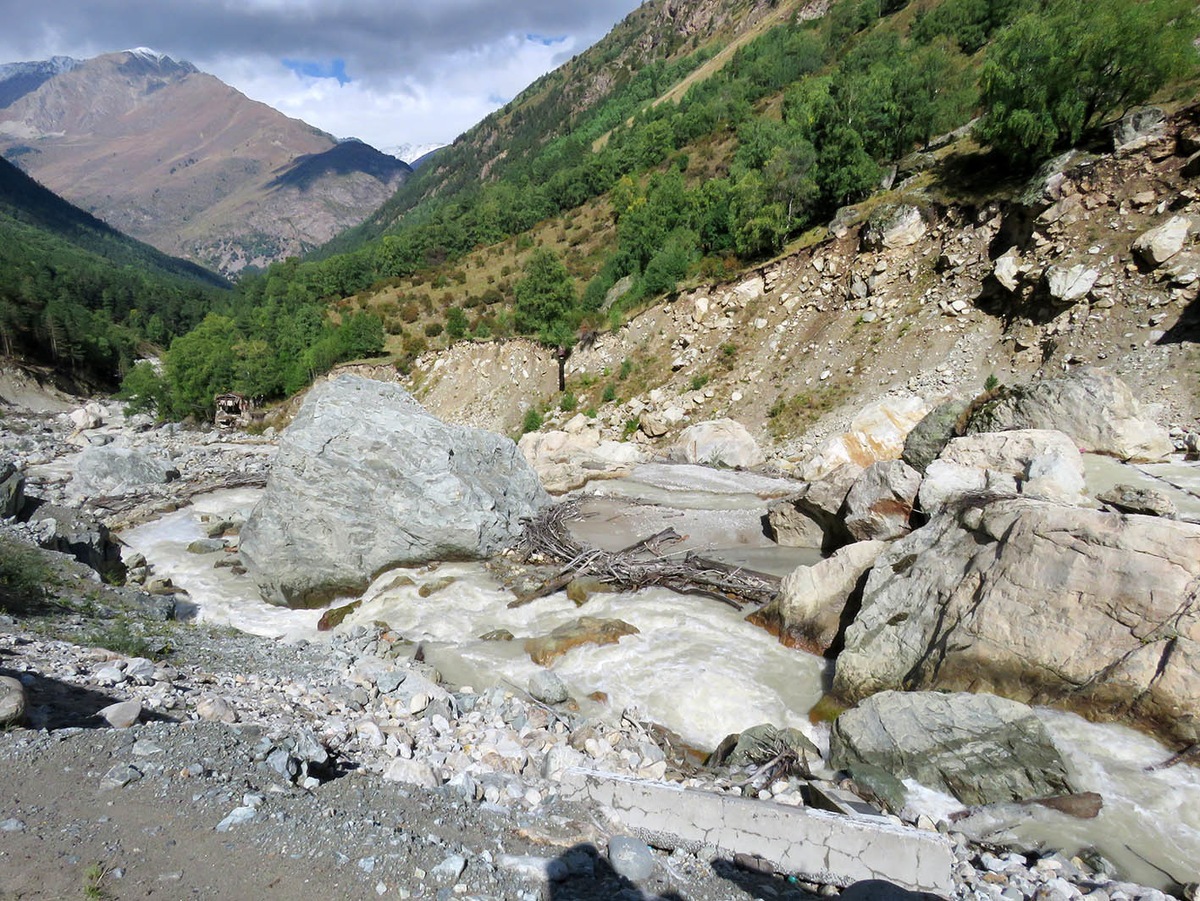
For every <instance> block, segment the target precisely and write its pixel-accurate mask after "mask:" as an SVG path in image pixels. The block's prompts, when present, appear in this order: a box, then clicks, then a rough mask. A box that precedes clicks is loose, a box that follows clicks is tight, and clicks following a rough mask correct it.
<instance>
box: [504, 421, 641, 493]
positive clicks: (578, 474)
mask: <svg viewBox="0 0 1200 901" xmlns="http://www.w3.org/2000/svg"><path fill="white" fill-rule="evenodd" d="M573 422H574V420H572V423H573ZM568 425H569V426H570V425H571V423H568ZM517 447H519V448H520V450H521V453H522V454H523V455H524V457H525V459H526V460H527V461H528V462H529V465H530V466H532V467H533V470H534V472H536V473H537V474H538V478H539V479H541V481H542V486H543V487H544V488H545V489H546V490H547V491H549V492H550V493H551V494H562V493H564V492H567V491H573V490H574V489H576V488H581V487H583V486H584V485H586V484H587V483H588V482H590V481H592V480H593V479H611V478H619V477H621V476H626V475H629V473H630V472H632V471H633V468H634V467H635V466H636V465H637V464H638V463H642V462H644V461H645V459H646V454H645V453H644V452H643V451H642V450H641V449H640V448H639V447H638V446H637V445H636V444H633V443H631V442H628V441H601V440H600V430H599V429H597V428H593V427H591V426H587V425H584V426H576V427H572V428H568V429H565V430H552V431H549V432H527V433H526V434H524V435H522V436H521V440H520V441H519V442H518V443H517Z"/></svg>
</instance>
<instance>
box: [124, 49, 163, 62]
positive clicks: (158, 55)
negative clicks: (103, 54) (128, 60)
mask: <svg viewBox="0 0 1200 901" xmlns="http://www.w3.org/2000/svg"><path fill="white" fill-rule="evenodd" d="M125 53H132V54H133V55H134V56H144V57H146V58H147V59H152V60H154V61H155V62H160V63H161V62H162V61H163V60H164V59H169V57H168V56H167V55H166V54H165V53H163V52H162V51H161V50H155V49H154V48H153V47H134V48H133V49H132V50H126V51H125Z"/></svg>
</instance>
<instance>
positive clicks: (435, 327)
mask: <svg viewBox="0 0 1200 901" xmlns="http://www.w3.org/2000/svg"><path fill="white" fill-rule="evenodd" d="M441 333H442V324H441V323H440V322H427V323H425V334H426V335H427V336H428V337H430V338H436V337H437V336H438V335H440V334H441Z"/></svg>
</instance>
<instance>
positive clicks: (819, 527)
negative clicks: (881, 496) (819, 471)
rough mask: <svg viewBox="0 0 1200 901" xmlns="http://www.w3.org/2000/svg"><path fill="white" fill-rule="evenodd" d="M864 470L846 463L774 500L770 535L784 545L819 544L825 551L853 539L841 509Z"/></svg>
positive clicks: (769, 517) (770, 508) (810, 545)
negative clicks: (795, 490)
mask: <svg viewBox="0 0 1200 901" xmlns="http://www.w3.org/2000/svg"><path fill="white" fill-rule="evenodd" d="M862 473H863V468H862V467H861V466H858V465H857V464H855V463H844V464H842V465H841V466H839V467H837V468H836V469H833V470H831V471H830V472H827V473H825V474H824V475H823V476H822V477H821V478H819V479H816V480H814V481H811V482H806V483H805V484H804V486H803V487H802V488H801V489H800V490H799V491H797V492H796V493H794V494H791V495H788V496H787V497H786V498H783V499H782V500H779V501H776V502H775V503H773V504H772V505H771V506H770V507H769V508H768V511H767V525H768V529H769V534H770V537H771V538H772V539H773V540H774V541H775V543H776V544H779V545H782V546H783V547H816V548H820V549H821V550H823V551H825V552H826V553H830V552H831V551H834V550H836V549H837V548H839V547H841V546H842V545H843V544H847V543H848V542H850V541H852V540H853V537H852V536H851V535H850V533H849V532H848V531H846V524H845V522H844V521H843V519H842V511H843V507H844V506H845V503H846V495H847V494H849V493H850V489H851V488H852V487H853V486H854V483H855V482H857V481H858V478H859V476H861V475H862Z"/></svg>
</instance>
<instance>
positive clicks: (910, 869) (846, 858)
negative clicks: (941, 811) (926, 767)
mask: <svg viewBox="0 0 1200 901" xmlns="http://www.w3.org/2000/svg"><path fill="white" fill-rule="evenodd" d="M561 791H562V796H563V797H564V798H565V799H567V800H571V801H576V802H579V803H582V804H588V805H592V806H596V807H600V808H603V809H604V810H605V811H606V812H607V813H608V814H610V815H611V816H612V817H614V818H615V819H616V820H618V821H619V822H620V823H621V824H622V825H623V826H625V827H626V828H628V829H629V830H631V831H633V832H634V833H636V834H637V835H639V837H641V838H642V839H643V840H645V841H647V842H650V843H651V844H654V845H656V846H658V847H663V848H679V847H682V848H686V849H688V850H691V851H695V850H698V849H699V848H701V847H702V846H704V845H711V846H713V847H716V848H717V849H718V850H720V851H721V852H722V853H726V854H728V855H730V856H731V857H732V856H733V855H734V854H739V853H740V854H752V855H757V856H759V857H761V858H763V859H764V860H768V861H770V862H771V863H772V864H773V865H774V867H775V869H776V871H777V872H780V873H785V874H788V875H793V876H797V877H800V878H802V879H805V880H809V881H812V882H820V883H825V884H830V885H839V886H848V885H851V884H853V883H855V882H859V881H861V880H864V879H882V880H886V881H887V882H890V883H893V884H894V885H898V886H900V887H902V888H905V889H910V890H912V891H919V892H932V893H934V894H939V895H942V896H944V897H949V896H950V895H951V894H952V892H953V882H952V879H951V868H952V867H953V865H954V851H953V848H952V846H951V844H950V842H949V840H947V839H946V838H945V837H944V836H942V835H938V834H937V833H933V832H924V831H921V830H918V829H911V828H909V827H907V826H901V825H897V824H895V823H892V822H890V821H886V820H881V819H879V818H878V817H859V816H844V815H841V814H836V813H830V812H828V811H824V810H813V809H811V808H804V807H789V806H786V805H783V804H775V803H773V802H770V801H758V800H754V799H750V798H739V797H736V796H733V795H721V794H717V793H715V792H704V791H695V790H692V789H685V788H681V787H678V786H673V785H662V784H659V783H654V782H646V781H643V780H639V779H633V778H629V777H623V776H615V775H612V774H610V773H599V772H595V771H593V770H586V769H580V768H571V769H568V770H566V771H565V773H564V774H563V779H562V786H561Z"/></svg>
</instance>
